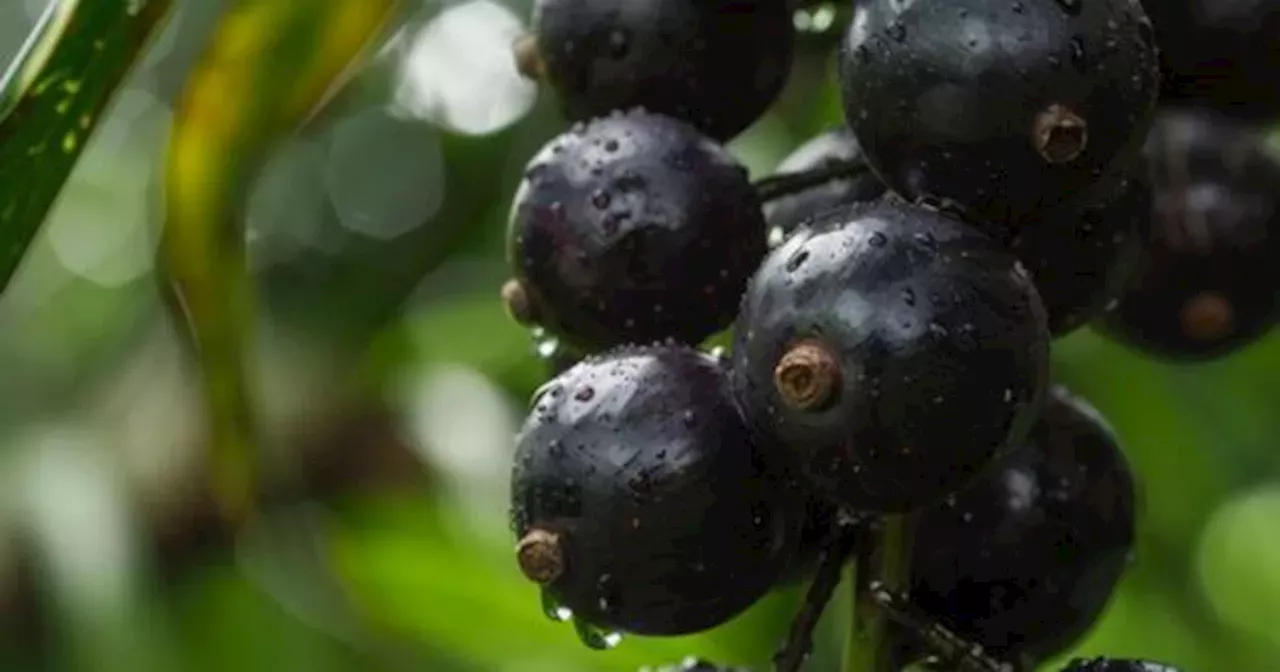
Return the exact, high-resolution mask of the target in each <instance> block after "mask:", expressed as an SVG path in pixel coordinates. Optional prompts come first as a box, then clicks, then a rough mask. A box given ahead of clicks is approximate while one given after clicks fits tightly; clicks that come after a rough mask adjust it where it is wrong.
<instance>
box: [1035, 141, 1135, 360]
mask: <svg viewBox="0 0 1280 672" xmlns="http://www.w3.org/2000/svg"><path fill="white" fill-rule="evenodd" d="M1122 175H1124V176H1123V177H1119V178H1115V179H1108V180H1105V181H1103V182H1100V183H1099V184H1097V185H1095V188H1094V189H1091V190H1089V191H1088V192H1086V193H1085V194H1084V195H1083V197H1082V199H1081V202H1080V203H1078V204H1074V203H1073V204H1072V205H1069V206H1065V207H1060V208H1058V209H1056V210H1054V211H1050V212H1048V213H1046V214H1044V215H1042V216H1041V217H1039V218H1038V220H1037V221H1034V222H1031V223H1029V224H1027V225H1026V226H1023V227H1021V228H1020V229H1019V231H1018V233H1017V234H1016V235H1015V236H1014V238H1013V240H1012V242H1011V244H1010V246H1011V249H1012V250H1013V253H1014V254H1015V255H1017V257H1018V259H1020V260H1021V261H1022V263H1023V264H1024V265H1025V266H1026V267H1027V271H1029V272H1030V273H1031V277H1032V278H1033V279H1034V280H1035V283H1036V289H1038V290H1039V291H1040V298H1041V299H1042V300H1043V301H1044V306H1045V309H1046V310H1047V311H1048V313H1049V332H1050V333H1052V334H1053V335H1054V336H1055V337H1061V336H1065V335H1067V334H1069V333H1071V332H1073V331H1075V330H1076V329H1078V328H1079V327H1081V326H1083V325H1084V324H1085V323H1087V322H1090V321H1092V320H1093V319H1094V318H1095V317H1098V316H1099V315H1101V314H1102V313H1103V312H1104V311H1105V309H1106V308H1107V306H1108V305H1109V304H1110V303H1111V302H1112V301H1113V300H1115V298H1116V297H1117V296H1118V295H1119V294H1120V292H1121V291H1122V290H1123V289H1124V286H1125V284H1126V283H1127V282H1128V281H1129V279H1130V277H1131V275H1132V272H1133V268H1134V265H1135V261H1136V258H1137V256H1138V254H1140V249H1141V245H1142V240H1143V239H1144V237H1145V236H1144V234H1145V232H1146V228H1147V226H1148V223H1149V222H1150V221H1151V207H1152V203H1151V199H1152V196H1151V183H1150V180H1149V179H1148V177H1147V166H1146V164H1145V163H1141V162H1140V163H1139V164H1138V165H1137V166H1136V167H1135V168H1134V169H1133V170H1130V171H1125V173H1122Z"/></svg>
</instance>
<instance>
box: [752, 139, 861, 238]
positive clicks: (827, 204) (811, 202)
mask: <svg viewBox="0 0 1280 672" xmlns="http://www.w3.org/2000/svg"><path fill="white" fill-rule="evenodd" d="M832 166H847V167H848V168H849V169H850V170H851V171H862V172H861V173H860V174H858V175H857V176H855V177H848V178H841V179H837V180H831V181H830V182H827V183H826V184H823V185H822V186H818V187H814V188H812V189H806V190H804V191H801V192H799V193H796V194H792V195H788V196H784V197H782V198H778V199H775V200H773V201H770V202H769V203H766V204H765V206H764V216H765V219H766V220H767V221H768V223H769V228H770V229H771V230H774V229H777V230H779V231H780V235H778V236H777V237H778V238H779V239H781V238H785V237H786V236H787V235H789V234H790V233H791V232H792V231H794V230H795V228H796V227H797V226H799V225H800V223H801V222H803V221H805V220H806V219H809V218H810V217H813V216H814V215H817V214H819V213H821V212H822V211H824V210H829V209H831V208H834V207H836V206H840V205H848V204H850V203H862V202H865V201H872V200H875V199H877V198H879V197H880V196H881V195H883V194H884V192H885V186H884V183H882V182H881V181H880V179H879V178H877V177H876V176H875V174H873V173H871V172H870V169H869V168H868V167H867V161H866V159H865V158H863V156H862V148H861V147H859V146H858V141H857V140H856V139H855V138H854V137H853V133H851V132H850V131H849V130H848V129H847V128H837V129H832V130H830V131H827V132H826V133H823V134H821V135H818V136H816V137H814V138H812V139H810V140H809V141H808V142H806V143H804V144H803V145H800V147H799V148H798V149H796V150H795V151H794V152H792V153H791V154H790V155H789V156H788V157H787V158H785V159H783V161H782V163H780V164H778V168H777V171H776V172H777V173H779V174H786V173H803V172H806V171H810V170H816V169H819V168H824V167H832ZM770 237H771V238H772V237H774V234H771V235H770Z"/></svg>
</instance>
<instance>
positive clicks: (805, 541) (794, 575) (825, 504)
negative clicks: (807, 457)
mask: <svg viewBox="0 0 1280 672" xmlns="http://www.w3.org/2000/svg"><path fill="white" fill-rule="evenodd" d="M839 515H840V513H839V509H838V508H837V507H836V506H835V505H834V504H832V503H831V502H830V501H828V500H827V498H826V497H821V496H811V497H809V498H808V502H807V505H806V510H805V517H804V525H803V526H802V527H801V529H800V535H799V540H798V541H797V543H796V547H795V550H794V552H793V553H792V555H791V559H790V560H789V561H788V562H787V566H786V568H785V569H784V570H783V571H782V574H781V575H780V576H779V577H778V583H780V584H795V583H799V582H801V581H807V580H808V579H810V578H812V575H813V573H814V571H815V570H817V568H818V564H819V562H820V561H821V559H822V552H823V550H824V549H825V548H826V546H827V543H828V542H829V541H830V539H831V535H832V534H833V533H834V532H835V530H836V526H837V524H838V521H839Z"/></svg>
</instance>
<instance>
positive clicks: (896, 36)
mask: <svg viewBox="0 0 1280 672" xmlns="http://www.w3.org/2000/svg"><path fill="white" fill-rule="evenodd" d="M886 31H887V32H888V33H889V37H891V38H893V41H894V42H901V41H903V40H905V39H907V27H906V26H904V25H902V22H901V21H893V22H891V23H890V24H889V27H888V28H887V29H886Z"/></svg>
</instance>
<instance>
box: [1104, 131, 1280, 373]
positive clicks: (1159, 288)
mask: <svg viewBox="0 0 1280 672" xmlns="http://www.w3.org/2000/svg"><path fill="white" fill-rule="evenodd" d="M1146 152H1147V156H1148V161H1149V163H1150V165H1151V175H1152V182H1153V189H1154V195H1155V209H1154V211H1153V213H1152V221H1151V222H1150V223H1149V225H1148V228H1149V232H1148V238H1147V240H1146V241H1144V242H1145V249H1144V250H1143V252H1142V254H1141V255H1140V256H1139V262H1138V264H1137V268H1136V269H1135V272H1134V275H1133V278H1132V279H1131V281H1130V283H1129V284H1128V285H1127V287H1126V290H1125V291H1124V292H1123V293H1122V294H1121V296H1120V299H1119V302H1118V303H1117V304H1116V305H1115V307H1114V309H1113V310H1111V311H1109V312H1108V313H1107V314H1106V315H1105V316H1104V318H1103V320H1102V321H1101V324H1100V326H1101V327H1102V328H1103V330H1104V332H1105V333H1107V334H1108V335H1110V336H1113V337H1115V338H1117V339H1118V340H1120V341H1122V342H1124V343H1126V344H1128V345H1131V346H1133V347H1135V348H1137V349H1138V350H1140V351H1142V352H1144V353H1147V354H1148V355H1151V356H1154V357H1158V358H1162V359H1169V360H1186V361H1195V360H1205V359H1210V358H1215V357H1221V356H1224V355H1227V354H1230V353H1232V352H1235V351H1236V350H1238V349H1240V348H1242V347H1244V346H1246V345H1248V344H1250V343H1252V342H1254V341H1256V340H1257V339H1258V338H1259V337H1261V336H1262V335H1264V334H1266V333H1267V332H1269V331H1270V330H1271V328H1272V326H1274V324H1275V322H1276V316H1277V312H1278V311H1277V296H1278V291H1280V263H1277V262H1280V190H1278V189H1277V185H1280V154H1277V153H1276V152H1275V151H1274V150H1271V149H1270V148H1269V147H1268V146H1267V144H1266V141H1265V138H1264V137H1263V136H1262V135H1261V134H1260V133H1259V132H1258V131H1256V130H1254V129H1253V128H1252V127H1248V126H1244V125H1242V124H1241V123H1240V122H1237V121H1234V120H1232V119H1230V118H1228V117H1224V116H1220V115H1218V114H1215V113H1213V112H1210V111H1207V110H1168V111H1165V112H1163V113H1162V114H1161V116H1160V117H1159V119H1158V121H1157V123H1156V125H1155V126H1154V127H1153V128H1152V131H1151V134H1150V136H1149V137H1148V142H1147V150H1146Z"/></svg>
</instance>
